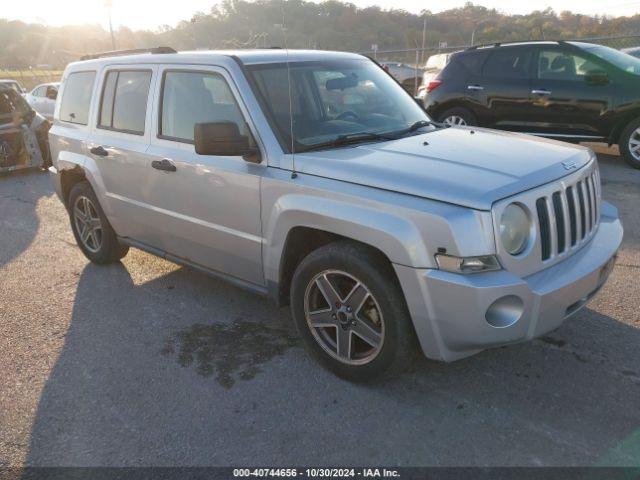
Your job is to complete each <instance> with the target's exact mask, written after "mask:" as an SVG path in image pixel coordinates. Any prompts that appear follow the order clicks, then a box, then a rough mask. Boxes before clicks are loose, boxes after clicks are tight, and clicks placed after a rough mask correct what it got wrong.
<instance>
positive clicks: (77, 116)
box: [60, 72, 96, 125]
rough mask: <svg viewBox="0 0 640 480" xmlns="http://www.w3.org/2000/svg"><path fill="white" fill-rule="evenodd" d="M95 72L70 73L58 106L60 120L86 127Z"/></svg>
mask: <svg viewBox="0 0 640 480" xmlns="http://www.w3.org/2000/svg"><path fill="white" fill-rule="evenodd" d="M95 78H96V72H77V73H70V74H69V76H68V77H67V80H66V82H65V86H64V93H63V95H62V103H61V104H60V120H62V121H63V122H70V123H78V124H80V125H86V124H87V123H88V119H89V106H90V104H91V93H92V92H93V82H94V80H95Z"/></svg>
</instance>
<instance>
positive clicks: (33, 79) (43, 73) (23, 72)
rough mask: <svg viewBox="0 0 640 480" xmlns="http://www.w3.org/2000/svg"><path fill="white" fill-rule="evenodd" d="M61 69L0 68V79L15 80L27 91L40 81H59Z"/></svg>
mask: <svg viewBox="0 0 640 480" xmlns="http://www.w3.org/2000/svg"><path fill="white" fill-rule="evenodd" d="M61 78H62V71H61V70H43V69H18V68H10V67H3V68H0V80H16V81H17V82H18V83H19V84H20V85H22V86H23V87H24V88H25V89H26V90H27V91H31V90H32V89H33V87H35V86H36V85H39V84H41V83H49V82H59V81H60V79H61Z"/></svg>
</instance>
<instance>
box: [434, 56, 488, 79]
mask: <svg viewBox="0 0 640 480" xmlns="http://www.w3.org/2000/svg"><path fill="white" fill-rule="evenodd" d="M486 58H487V52H484V51H473V52H468V53H457V54H454V55H453V56H452V57H451V60H450V61H449V63H448V64H447V66H446V67H445V68H444V70H443V71H442V73H441V75H440V77H441V78H443V79H445V78H451V77H459V76H464V77H466V76H467V75H480V72H481V71H482V65H483V64H484V62H485V60H486Z"/></svg>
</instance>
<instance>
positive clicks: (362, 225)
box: [263, 195, 432, 305]
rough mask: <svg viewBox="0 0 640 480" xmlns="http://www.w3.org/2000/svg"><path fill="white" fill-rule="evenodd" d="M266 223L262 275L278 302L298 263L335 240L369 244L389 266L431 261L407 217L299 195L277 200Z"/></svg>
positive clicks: (282, 300) (284, 297)
mask: <svg viewBox="0 0 640 480" xmlns="http://www.w3.org/2000/svg"><path fill="white" fill-rule="evenodd" d="M337 212H341V213H337ZM267 224H268V226H269V227H268V229H267V232H266V233H267V235H266V238H265V243H264V250H263V258H264V268H265V279H266V282H267V287H268V290H269V294H270V296H271V297H272V298H273V299H274V300H275V301H276V302H277V303H278V304H280V305H284V304H286V303H288V296H289V287H290V282H291V278H292V276H293V272H294V271H295V269H296V267H297V265H298V264H299V263H300V261H301V260H302V259H303V258H304V257H305V256H306V255H308V254H309V253H311V252H312V251H314V250H316V249H317V248H319V247H321V246H323V245H326V244H328V243H331V242H334V241H337V240H351V241H354V242H358V243H360V244H362V245H364V246H367V247H369V248H372V249H374V250H375V251H377V252H378V253H379V254H380V255H381V256H382V257H384V258H385V259H386V260H387V261H388V262H389V263H390V264H393V263H398V264H402V265H420V264H424V263H431V261H432V259H430V258H429V254H428V252H427V248H426V246H425V245H424V242H423V241H422V237H421V234H420V231H419V230H418V229H417V228H416V227H415V225H413V224H412V223H411V222H410V221H408V220H407V219H404V218H401V217H398V216H395V215H391V214H389V213H384V212H380V211H377V210H372V209H369V208H366V207H362V206H358V205H353V204H347V203H343V202H340V201H336V200H328V199H322V200H321V201H319V199H317V198H315V197H306V196H301V195H291V196H288V197H285V198H281V199H279V200H278V202H277V205H276V206H274V208H273V209H272V215H271V218H270V219H269V221H268V223H267Z"/></svg>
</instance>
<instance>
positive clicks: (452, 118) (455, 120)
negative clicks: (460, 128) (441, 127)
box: [442, 115, 467, 127]
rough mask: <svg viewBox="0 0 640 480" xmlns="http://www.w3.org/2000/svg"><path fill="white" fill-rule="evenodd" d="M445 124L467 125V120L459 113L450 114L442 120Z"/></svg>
mask: <svg viewBox="0 0 640 480" xmlns="http://www.w3.org/2000/svg"><path fill="white" fill-rule="evenodd" d="M442 123H444V124H445V125H449V126H452V127H453V126H454V125H466V124H467V122H466V120H465V119H464V118H462V117H460V116H459V115H449V116H448V117H447V118H445V119H444V121H443V122H442Z"/></svg>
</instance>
